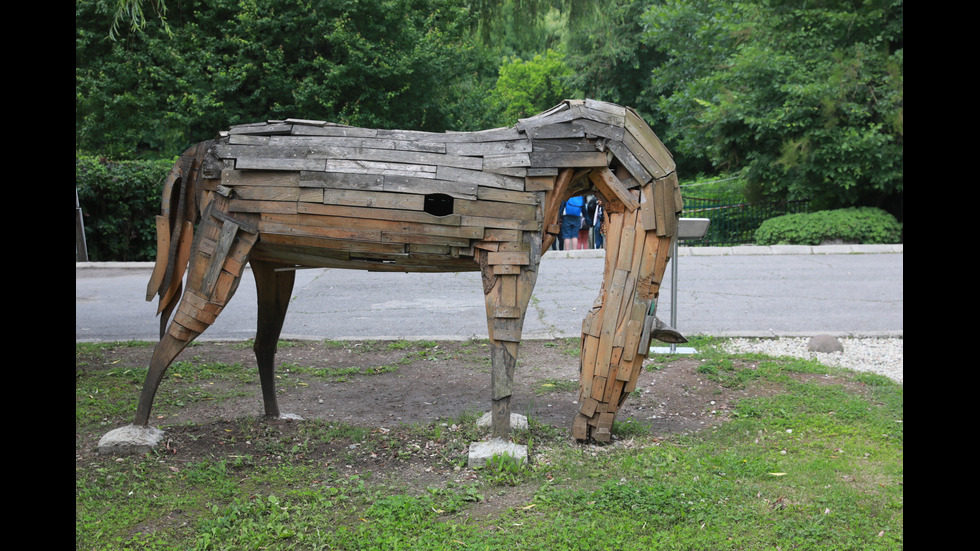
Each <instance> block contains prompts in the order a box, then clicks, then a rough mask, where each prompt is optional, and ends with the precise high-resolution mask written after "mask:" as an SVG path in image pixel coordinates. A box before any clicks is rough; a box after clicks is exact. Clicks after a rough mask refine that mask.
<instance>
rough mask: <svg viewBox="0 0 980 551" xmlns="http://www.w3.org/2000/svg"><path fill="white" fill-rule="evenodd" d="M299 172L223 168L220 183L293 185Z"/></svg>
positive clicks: (297, 183)
mask: <svg viewBox="0 0 980 551" xmlns="http://www.w3.org/2000/svg"><path fill="white" fill-rule="evenodd" d="M299 180H300V173H299V172H280V171H262V170H256V171H243V170H234V169H228V168H226V169H224V170H222V171H221V185H224V186H228V187H236V186H284V187H295V186H298V185H299Z"/></svg>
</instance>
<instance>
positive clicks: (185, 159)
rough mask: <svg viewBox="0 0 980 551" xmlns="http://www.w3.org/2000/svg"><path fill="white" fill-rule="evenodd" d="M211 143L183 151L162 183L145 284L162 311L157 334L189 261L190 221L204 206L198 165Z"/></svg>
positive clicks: (180, 285)
mask: <svg viewBox="0 0 980 551" xmlns="http://www.w3.org/2000/svg"><path fill="white" fill-rule="evenodd" d="M212 143H213V142H210V141H209V142H201V143H199V144H197V145H194V146H191V147H190V148H188V149H187V150H186V151H184V153H182V154H181V155H180V157H179V158H178V159H177V161H176V162H175V163H174V166H173V168H171V169H170V173H169V174H168V175H167V177H166V179H165V180H164V183H163V197H162V202H161V211H160V214H159V215H158V216H157V217H156V226H157V256H156V263H155V264H154V266H153V273H152V274H151V275H150V281H149V283H148V284H147V286H146V300H147V301H151V300H153V297H154V295H158V296H159V297H160V302H159V305H158V307H157V314H161V313H163V314H164V315H163V316H162V318H161V320H160V335H161V336H163V332H164V330H165V328H166V325H167V321H168V320H169V319H170V314H171V313H172V312H173V309H174V307H176V305H177V299H178V298H180V294H181V289H182V286H183V279H184V273H185V271H186V270H187V265H188V263H189V261H190V253H191V246H192V244H193V242H194V225H195V224H196V223H197V221H198V219H199V217H200V211H201V210H203V207H204V205H203V204H202V202H203V200H204V198H203V196H204V194H203V188H202V186H201V183H200V181H201V176H202V167H203V165H204V160H205V156H206V155H207V152H208V150H209V149H210V147H211V145H212Z"/></svg>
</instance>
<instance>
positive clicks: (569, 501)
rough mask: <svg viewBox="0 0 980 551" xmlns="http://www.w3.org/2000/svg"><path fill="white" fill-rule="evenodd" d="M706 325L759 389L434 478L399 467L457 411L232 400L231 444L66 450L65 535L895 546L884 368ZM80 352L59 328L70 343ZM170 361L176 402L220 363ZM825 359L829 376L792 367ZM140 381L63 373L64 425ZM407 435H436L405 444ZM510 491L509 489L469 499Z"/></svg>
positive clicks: (135, 544)
mask: <svg viewBox="0 0 980 551" xmlns="http://www.w3.org/2000/svg"><path fill="white" fill-rule="evenodd" d="M719 342H720V341H718V340H716V339H715V340H711V339H708V340H701V341H698V342H696V343H695V347H697V348H698V350H699V354H698V356H697V358H698V359H699V361H701V365H702V367H701V370H700V374H701V376H703V377H705V378H706V379H710V380H714V381H718V382H720V383H721V384H723V386H726V387H728V388H739V389H747V390H748V391H749V392H748V394H749V395H753V394H752V392H751V389H753V388H759V387H765V388H766V389H767V390H769V391H768V392H764V393H761V392H760V393H757V394H755V397H751V398H745V399H742V400H740V401H739V402H737V404H736V405H735V407H734V410H733V411H732V413H731V415H730V419H729V420H728V421H726V422H723V423H719V424H717V425H716V426H715V427H714V428H712V429H708V430H705V431H702V432H699V433H696V434H689V435H684V436H673V437H663V436H660V437H658V438H654V437H652V436H650V435H649V434H648V431H647V430H646V427H644V426H643V425H642V423H639V422H635V421H633V420H630V419H620V420H619V421H618V422H617V424H616V427H615V434H617V435H618V436H619V437H620V438H623V439H624V440H625V439H631V443H630V445H629V446H615V445H613V446H605V447H594V446H583V445H578V444H575V443H573V442H571V441H569V439H568V438H567V436H566V435H563V434H556V431H555V430H554V429H549V430H541V431H539V432H535V431H536V430H537V429H536V428H535V425H536V424H535V423H532V431H531V432H533V433H534V434H533V437H532V438H531V440H533V444H532V450H531V458H532V460H531V464H530V465H529V466H528V467H527V468H526V469H524V470H523V471H516V470H515V469H513V468H512V466H510V465H506V464H501V465H498V466H496V468H495V469H484V470H480V471H476V472H475V473H474V474H473V475H470V476H464V475H460V476H459V478H458V480H457V479H454V478H453V477H449V481H448V482H446V483H444V484H438V485H426V484H421V485H419V484H410V483H409V482H408V481H407V479H405V478H404V477H402V476H401V474H402V472H404V473H408V472H410V471H411V468H410V467H409V465H415V466H416V467H413V468H416V469H417V468H420V467H419V465H420V464H421V465H422V467H421V468H430V469H432V470H434V471H446V472H463V471H464V470H465V447H466V445H467V444H468V443H469V442H470V441H472V440H475V439H479V434H478V433H476V432H474V431H473V430H472V429H470V428H468V427H470V426H471V425H472V421H473V420H474V419H475V415H473V414H469V415H467V416H465V417H461V418H460V419H454V420H445V421H442V422H437V423H433V424H428V425H422V426H412V427H401V428H398V429H392V430H391V431H390V432H383V431H378V430H376V428H373V427H356V426H351V425H338V424H331V423H326V422H323V421H317V420H312V421H306V422H303V423H299V424H297V427H296V430H295V433H292V434H291V435H290V437H289V438H287V439H284V438H283V436H282V435H281V434H279V433H277V432H276V431H275V430H273V429H272V428H270V427H268V426H266V425H264V424H262V423H261V422H257V421H254V420H248V419H245V420H239V421H237V422H234V423H231V424H229V426H228V428H227V429H225V430H226V431H227V435H228V436H225V438H227V442H228V444H229V445H230V444H231V443H232V440H233V439H238V440H242V439H248V441H249V442H250V445H251V446H252V449H254V450H255V452H254V453H251V454H235V455H234V456H232V455H227V454H226V455H221V454H214V455H213V456H210V457H204V458H201V459H200V460H196V461H192V462H179V461H174V460H172V459H170V458H169V457H168V456H167V453H166V451H157V452H154V453H151V454H148V455H146V456H137V457H126V458H101V457H97V458H94V459H91V460H87V461H83V462H82V461H77V462H76V474H75V539H76V549H105V550H114V549H147V550H156V549H160V550H163V549H167V550H169V549H175V548H176V549H200V550H206V549H268V550H279V549H283V550H285V549H304V550H305V549H423V550H424V549H433V550H442V549H483V550H496V549H500V550H503V549H541V550H546V549H547V550H551V549H567V548H574V549H638V550H639V549H642V550H661V549H663V550H667V549H670V550H673V549H677V550H689V549H706V550H717V549H732V550H734V549H739V550H742V549H777V548H778V549H855V550H866V549H872V550H875V549H881V550H886V549H887V550H890V549H901V548H902V547H903V542H904V490H903V484H904V469H903V464H904V445H903V436H904V432H903V407H904V388H903V387H902V386H901V385H897V384H895V383H892V382H891V381H889V380H888V379H886V378H884V377H881V376H877V375H870V374H860V373H850V372H843V371H841V370H838V369H836V368H834V369H831V368H827V367H825V366H822V365H820V364H817V363H815V362H811V361H807V360H795V359H791V358H767V357H764V356H758V355H744V356H737V355H726V354H723V353H721V352H719V351H718V350H719V348H718V347H717V344H718V343H719ZM427 350H431V347H430V348H427ZM97 353H98V351H97V350H96V351H93V350H81V349H80V347H79V346H76V361H77V362H78V361H84V356H85V355H86V354H97ZM80 357H82V358H83V359H82V360H79V358H80ZM664 361H676V360H672V359H669V358H665V359H664ZM654 368H656V366H655V367H654ZM236 369H240V368H236ZM178 371H180V372H182V375H181V378H182V380H183V381H185V382H184V383H182V384H180V385H178V386H179V392H178V394H177V395H176V396H175V397H174V399H175V400H177V401H183V402H185V403H186V401H187V400H192V399H195V398H194V392H199V389H198V386H197V385H196V384H195V383H194V381H195V380H196V381H202V380H205V381H206V380H209V379H210V380H213V379H214V378H223V377H234V376H235V375H234V374H233V373H232V371H234V369H232V368H231V366H229V367H227V368H225V367H222V366H214V365H194V366H190V365H188V366H183V367H181V368H179V369H178ZM828 373H829V374H833V375H835V376H837V378H836V379H834V380H835V381H838V380H839V381H840V382H834V383H828V382H827V379H826V378H825V377H820V376H817V377H815V376H812V375H825V374H828ZM140 384H141V376H140V372H139V370H137V369H136V368H133V367H131V366H119V367H118V368H111V369H109V370H105V372H100V373H98V374H95V373H93V372H85V373H84V374H83V375H78V376H77V377H76V432H79V431H80V430H81V429H80V428H79V427H85V428H86V429H89V430H95V429H94V428H93V427H98V426H99V424H100V422H101V421H102V420H103V419H106V418H112V417H114V416H116V415H117V414H119V413H118V412H124V413H125V415H124V416H126V415H128V414H129V412H130V411H132V410H131V409H127V408H131V407H132V406H133V405H134V403H133V402H134V401H135V395H136V394H138V388H139V385H140ZM134 389H135V391H134ZM774 390H775V391H774ZM209 399H213V400H220V399H221V397H220V396H216V397H211V398H209ZM117 402H124V404H118V403H117ZM171 407H177V406H171ZM455 426H459V427H460V428H459V429H457V430H450V428H449V427H455ZM221 432H225V431H221ZM427 441H432V442H441V443H442V444H441V445H442V447H441V448H440V449H439V450H440V451H438V452H437V453H434V452H431V451H430V452H426V451H425V450H424V449H416V446H413V445H412V442H427ZM351 446H354V448H351ZM325 447H330V449H331V450H333V451H332V452H329V453H328V452H326V451H324V450H325ZM344 453H375V454H379V455H381V454H387V455H388V456H390V457H392V458H393V460H394V461H395V462H396V468H394V469H393V470H391V471H390V472H387V473H381V472H377V473H372V472H369V471H361V472H357V473H354V472H352V471H351V470H350V469H347V468H345V465H344V462H345V460H349V459H350V458H351V456H344V455H343V454H344ZM397 465H404V466H405V467H404V471H401V470H400V469H399V468H397ZM472 477H475V478H472ZM518 491H519V492H522V493H521V494H520V495H521V496H522V497H521V498H520V499H517V500H514V502H513V504H512V505H509V506H507V507H504V508H501V509H498V510H493V511H492V512H489V513H488V512H486V510H484V509H482V507H484V506H487V505H489V504H492V503H494V502H495V500H500V499H503V497H504V496H506V495H510V494H508V492H518ZM515 495H518V494H515Z"/></svg>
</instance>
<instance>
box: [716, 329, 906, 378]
mask: <svg viewBox="0 0 980 551" xmlns="http://www.w3.org/2000/svg"><path fill="white" fill-rule="evenodd" d="M838 340H840V342H841V344H842V345H843V346H844V351H843V352H832V353H818V352H810V351H809V350H807V346H808V344H809V343H810V339H809V338H796V337H784V338H778V339H745V338H736V339H731V340H730V341H729V342H728V344H727V345H726V346H725V349H726V351H728V352H732V353H749V352H752V353H760V354H767V355H770V356H793V357H797V358H809V359H816V360H817V361H819V362H820V363H822V364H824V365H831V366H836V367H844V368H847V369H853V370H855V371H869V372H871V373H877V374H879V375H884V376H886V377H889V378H891V379H892V380H894V381H897V382H899V383H903V375H904V372H905V367H904V359H903V345H902V343H903V339H901V338H846V337H845V338H839V339H838Z"/></svg>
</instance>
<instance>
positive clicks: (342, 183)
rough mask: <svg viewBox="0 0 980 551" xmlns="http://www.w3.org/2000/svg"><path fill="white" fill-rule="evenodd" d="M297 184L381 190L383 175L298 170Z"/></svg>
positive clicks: (301, 185) (302, 185)
mask: <svg viewBox="0 0 980 551" xmlns="http://www.w3.org/2000/svg"><path fill="white" fill-rule="evenodd" d="M299 185H300V187H318V188H333V189H360V190H364V191H381V190H382V189H383V188H384V176H382V175H379V174H347V173H344V172H300V173H299Z"/></svg>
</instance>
